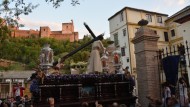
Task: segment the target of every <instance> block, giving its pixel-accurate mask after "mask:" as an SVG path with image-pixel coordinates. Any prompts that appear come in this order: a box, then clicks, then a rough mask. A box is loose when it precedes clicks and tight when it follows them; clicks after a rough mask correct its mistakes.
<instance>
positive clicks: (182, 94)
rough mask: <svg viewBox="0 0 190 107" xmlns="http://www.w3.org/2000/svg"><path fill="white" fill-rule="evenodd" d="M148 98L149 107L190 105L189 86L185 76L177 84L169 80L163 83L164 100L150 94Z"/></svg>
mask: <svg viewBox="0 0 190 107" xmlns="http://www.w3.org/2000/svg"><path fill="white" fill-rule="evenodd" d="M176 90H177V91H176ZM147 98H148V99H149V101H150V103H149V107H190V105H189V97H188V87H187V82H186V79H185V78H184V77H181V78H179V80H178V85H177V86H173V85H171V84H170V83H168V82H164V83H163V84H162V101H160V100H158V99H154V98H151V97H150V96H148V97H147Z"/></svg>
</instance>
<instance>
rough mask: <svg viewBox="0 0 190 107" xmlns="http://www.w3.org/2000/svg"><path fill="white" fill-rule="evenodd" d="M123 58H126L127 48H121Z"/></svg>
mask: <svg viewBox="0 0 190 107" xmlns="http://www.w3.org/2000/svg"><path fill="white" fill-rule="evenodd" d="M121 56H125V48H124V47H122V48H121Z"/></svg>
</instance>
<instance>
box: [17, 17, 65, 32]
mask: <svg viewBox="0 0 190 107" xmlns="http://www.w3.org/2000/svg"><path fill="white" fill-rule="evenodd" d="M19 23H21V24H24V26H25V27H24V28H21V29H40V26H49V27H50V29H51V30H61V29H62V24H61V23H56V22H49V21H36V20H32V19H29V18H20V20H19Z"/></svg>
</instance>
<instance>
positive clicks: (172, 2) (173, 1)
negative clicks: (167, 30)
mask: <svg viewBox="0 0 190 107" xmlns="http://www.w3.org/2000/svg"><path fill="white" fill-rule="evenodd" d="M188 1H189V0H163V2H164V4H166V5H167V6H181V5H185V4H186V3H187V2H188Z"/></svg>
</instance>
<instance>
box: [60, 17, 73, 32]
mask: <svg viewBox="0 0 190 107" xmlns="http://www.w3.org/2000/svg"><path fill="white" fill-rule="evenodd" d="M73 32H74V25H73V21H72V20H71V23H62V34H72V33H73Z"/></svg>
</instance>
